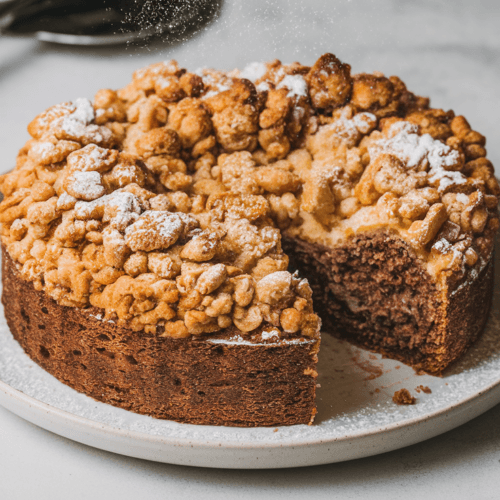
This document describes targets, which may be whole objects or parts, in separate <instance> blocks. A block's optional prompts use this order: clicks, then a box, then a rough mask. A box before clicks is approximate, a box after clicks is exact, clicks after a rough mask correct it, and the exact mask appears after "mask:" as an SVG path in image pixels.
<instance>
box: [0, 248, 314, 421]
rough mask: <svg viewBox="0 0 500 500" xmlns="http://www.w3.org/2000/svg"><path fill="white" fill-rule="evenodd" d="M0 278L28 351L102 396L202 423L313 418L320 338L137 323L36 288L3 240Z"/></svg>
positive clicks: (14, 327)
mask: <svg viewBox="0 0 500 500" xmlns="http://www.w3.org/2000/svg"><path fill="white" fill-rule="evenodd" d="M2 283H3V291H2V303H3V304H4V308H5V317H6V319H7V324H8V325H9V328H10V330H11V333H12V335H13V337H14V338H15V340H16V341H17V342H18V343H19V344H20V345H21V347H22V348H23V349H24V351H25V352H26V354H27V355H28V356H29V357H30V358H31V359H32V360H33V361H34V362H36V363H37V364H38V365H40V366H41V367H42V368H43V369H44V370H45V371H47V372H48V373H50V374H51V375H53V376H54V377H55V378H57V379H58V380H59V381H61V382H63V383H64V384H66V385H68V386H70V387H72V388H73V389H75V390H77V391H78V392H81V393H84V394H86V395H87V396H90V397H92V398H94V399H96V400H98V401H101V402H104V403H108V404H111V405H113V406H117V407H120V408H124V409H126V410H130V411H133V412H135V413H140V414H145V415H149V416H152V417H155V418H160V419H167V420H174V421H177V422H182V423H190V424H199V425H226V426H236V427H257V426H282V425H296V424H311V423H312V422H313V420H314V416H315V414H316V412H317V410H316V403H315V393H316V377H317V372H316V364H317V352H318V350H319V343H320V341H319V339H308V340H304V341H302V342H300V341H297V340H296V341H291V342H290V341H288V342H286V341H281V342H279V343H273V344H253V345H251V344H250V343H249V342H244V343H241V342H240V343H238V342H234V343H233V342H231V341H227V342H226V341H224V340H218V341H211V339H210V338H205V337H191V338H183V339H173V338H169V337H159V336H155V335H152V334H146V333H145V332H133V331H132V330H129V329H127V328H123V327H119V326H117V325H115V324H113V323H110V322H104V321H101V320H99V319H96V318H95V317H92V316H90V314H89V313H88V311H86V310H82V309H78V308H72V307H66V306H61V305H59V304H57V302H55V301H54V300H53V299H51V298H50V297H48V296H47V295H46V294H45V293H44V292H43V291H36V290H35V289H34V287H33V284H32V283H31V282H27V281H24V280H23V279H22V278H21V277H20V275H19V272H18V270H17V267H16V265H15V263H14V261H13V260H12V258H11V257H10V256H9V255H8V253H7V251H6V250H5V248H3V247H2ZM94 316H95V315H94ZM212 340H214V339H212ZM242 361H243V362H242Z"/></svg>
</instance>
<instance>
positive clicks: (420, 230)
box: [0, 54, 500, 337]
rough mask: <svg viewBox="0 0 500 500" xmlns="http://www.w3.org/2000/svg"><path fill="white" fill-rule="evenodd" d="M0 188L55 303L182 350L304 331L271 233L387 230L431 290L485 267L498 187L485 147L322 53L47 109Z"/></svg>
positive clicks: (7, 225) (455, 119)
mask: <svg viewBox="0 0 500 500" xmlns="http://www.w3.org/2000/svg"><path fill="white" fill-rule="evenodd" d="M28 131H29V133H30V134H31V136H32V139H31V140H30V141H28V142H27V143H26V145H25V146H24V147H23V149H22V150H21V151H20V153H19V156H18V159H17V165H16V168H15V169H14V170H13V171H12V172H10V173H9V174H6V175H4V176H2V177H1V178H0V179H1V180H0V184H1V190H2V192H3V193H4V196H5V199H4V200H3V202H2V203H1V204H0V222H1V223H2V242H3V244H4V245H5V246H6V248H7V250H8V252H9V254H10V255H11V256H12V258H13V259H14V260H15V261H16V262H17V263H18V264H19V268H20V271H21V274H22V276H23V277H24V278H25V279H27V280H30V281H32V282H33V283H34V285H35V287H36V288H37V289H38V290H45V292H46V293H48V294H49V296H51V297H52V298H54V299H55V300H57V301H58V302H59V303H60V304H63V305H68V306H76V307H88V306H95V307H98V308H102V309H104V310H105V318H106V319H111V320H114V321H118V322H119V323H121V324H126V325H130V326H131V327H132V328H133V329H134V330H142V329H146V331H150V332H159V333H161V334H162V335H167V336H173V337H186V336H190V335H202V334H208V333H214V332H217V331H218V330H221V329H224V328H228V327H230V326H232V325H234V326H236V327H237V328H238V329H239V330H240V331H241V332H255V331H257V330H258V329H259V328H261V325H264V324H266V323H268V324H270V325H273V326H275V327H279V328H280V329H281V331H282V335H288V336H309V337H313V336H315V335H317V332H318V329H319V319H318V317H317V316H316V315H315V314H314V313H313V311H312V301H311V290H310V288H309V285H308V284H307V281H306V280H301V279H300V278H299V277H297V276H296V275H292V274H290V273H289V272H288V270H287V269H288V258H287V257H286V255H284V254H283V252H282V250H281V245H280V238H281V236H280V235H281V233H282V232H283V231H284V232H286V233H287V234H290V235H292V236H297V237H300V238H304V239H307V240H309V241H312V242H322V243H327V244H328V243H329V244H334V243H335V242H336V241H339V240H342V239H346V238H348V237H349V236H351V235H353V234H355V233H357V232H360V231H365V230H373V229H376V228H384V229H387V228H390V229H392V230H394V231H396V232H397V233H398V234H399V235H400V236H401V237H402V238H403V239H405V240H406V241H407V242H408V243H409V245H411V246H412V248H413V249H414V250H415V252H416V253H417V255H419V256H421V258H422V259H423V260H424V261H425V262H426V263H427V265H428V269H429V271H430V272H431V273H433V274H435V275H436V276H438V277H443V276H444V277H446V276H451V275H453V276H454V277H458V278H460V277H461V276H464V275H465V274H466V273H467V272H472V271H473V270H474V269H476V270H477V268H478V266H480V265H482V264H481V262H482V261H484V260H485V259H487V258H488V257H489V255H490V254H491V247H492V245H493V237H494V233H495V232H496V230H497V229H498V227H499V225H500V224H499V220H498V213H497V202H498V198H497V197H498V195H499V194H500V187H499V185H498V182H497V181H496V179H495V177H494V173H493V166H492V165H491V163H490V162H489V161H488V160H487V159H486V158H485V156H486V150H485V148H484V145H485V138H484V137H483V136H482V135H481V134H479V133H477V132H475V131H473V130H471V128H470V126H469V124H468V123H467V121H466V120H465V118H463V117H462V116H455V115H454V113H453V112H452V111H448V112H445V111H443V110H439V109H432V108H430V107H429V101H428V99H425V98H421V97H418V96H415V95H414V94H412V93H411V92H409V91H408V90H407V89H406V87H405V85H404V84H403V82H402V81H401V80H400V79H399V78H397V77H390V78H386V77H385V76H383V75H382V74H380V73H375V74H372V75H369V74H358V75H354V76H352V75H351V73H350V66H349V65H348V64H344V63H341V62H340V61H339V60H338V59H337V58H336V57H335V56H333V55H332V54H325V55H323V56H322V57H320V59H319V60H318V61H317V62H316V63H315V64H314V65H313V66H312V67H307V66H303V65H301V64H299V63H293V64H289V65H283V64H281V62H279V61H273V62H269V63H253V64H251V65H249V66H247V67H246V68H244V69H243V70H241V71H239V70H234V71H231V72H227V73H225V72H221V71H215V70H211V69H201V70H197V71H195V72H188V71H187V70H185V69H182V68H179V66H178V65H177V63H176V62H175V61H169V62H166V63H158V64H154V65H152V66H149V67H147V68H144V69H141V70H139V71H136V72H135V73H134V77H133V80H132V82H131V83H130V84H129V85H127V86H126V87H124V88H123V89H121V90H119V91H118V92H115V91H113V90H109V89H103V90H100V91H99V92H98V93H97V94H96V96H95V98H94V101H93V102H90V101H89V100H87V99H76V100H75V101H74V102H73V103H64V104H60V105H57V106H53V107H52V108H50V109H48V110H47V111H45V112H44V113H42V114H40V115H39V116H38V117H37V118H35V120H33V122H31V123H30V125H29V126H28Z"/></svg>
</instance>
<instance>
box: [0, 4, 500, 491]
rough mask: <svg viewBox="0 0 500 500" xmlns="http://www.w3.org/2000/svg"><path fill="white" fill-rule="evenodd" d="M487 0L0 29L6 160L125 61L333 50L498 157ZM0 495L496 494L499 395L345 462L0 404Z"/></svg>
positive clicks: (1, 145)
mask: <svg viewBox="0 0 500 500" xmlns="http://www.w3.org/2000/svg"><path fill="white" fill-rule="evenodd" d="M499 18H500V2H497V1H495V0H483V1H474V2H470V1H462V0H460V1H454V0H413V1H412V0H399V1H398V0H307V1H299V0H288V1H287V0H274V1H272V0H268V1H266V0H246V1H243V0H226V1H225V2H224V3H223V4H222V5H221V10H220V15H219V18H218V19H217V20H216V21H215V22H213V23H211V24H210V25H209V26H207V27H206V29H204V30H203V31H202V32H200V33H198V34H197V35H195V36H193V37H191V38H190V39H188V40H186V41H184V42H178V41H177V42H168V41H167V42H161V43H155V44H153V45H152V46H150V47H148V48H137V47H114V48H101V49H98V50H95V49H85V48H80V49H78V48H70V47H58V46H55V45H48V44H41V43H38V42H35V41H33V40H20V39H15V40H14V39H0V117H1V119H0V151H1V152H2V155H1V158H2V165H1V167H0V171H2V172H3V171H6V170H8V169H10V168H11V167H12V165H13V162H14V158H15V155H16V153H17V151H18V149H19V148H20V147H21V146H22V145H23V143H24V142H25V140H26V139H27V138H28V135H27V132H26V125H27V123H29V122H30V121H31V119H32V118H33V117H34V116H35V115H36V114H38V113H39V112H41V111H42V110H44V109H45V108H47V107H48V106H50V105H52V104H55V103H57V102H61V101H65V100H73V99H74V98H76V97H84V96H85V97H92V96H93V95H94V93H95V92H96V91H97V90H98V89H100V88H103V87H110V88H117V87H121V86H123V85H124V84H125V83H126V82H128V81H129V79H130V74H131V73H132V71H133V70H135V69H137V68H139V67H142V66H145V65H147V64H150V63H153V62H156V61H161V60H166V59H171V58H175V59H177V60H178V61H179V62H180V64H181V65H182V66H184V67H187V68H190V69H196V68H198V67H200V66H212V67H217V68H222V69H230V68H233V67H236V66H238V67H242V66H244V65H245V64H246V63H248V62H252V61H260V60H269V59H274V58H279V59H281V60H282V61H284V62H292V61H295V60H298V61H301V62H303V63H306V64H312V63H313V62H314V60H315V59H316V58H317V57H318V56H319V55H321V54H322V53H324V52H333V53H335V54H336V55H337V56H338V57H339V58H340V59H342V60H343V61H345V62H348V63H350V64H351V65H352V68H353V71H354V72H359V71H374V70H379V71H382V72H384V73H385V74H387V75H392V74H396V75H398V76H400V77H401V78H402V79H403V80H404V81H405V82H406V84H407V85H408V87H409V89H410V90H412V91H414V92H416V93H418V94H421V95H426V96H430V97H431V99H432V103H433V105H434V106H436V107H443V108H445V109H448V108H452V109H454V110H455V111H456V112H457V113H458V114H464V115H465V116H467V118H468V119H469V121H470V122H471V124H472V126H473V128H475V129H477V130H478V131H480V132H482V133H483V134H485V135H486V136H487V137H488V144H487V147H488V156H489V158H490V159H491V160H492V161H493V162H494V163H495V164H500V141H499V140H498V139H499V137H498V136H499V128H498V125H499V119H498V117H499V115H500V98H499V97H500V64H499V62H500V30H499V29H498V20H499ZM0 443H1V451H0V471H1V472H0V498H2V499H3V498H5V499H11V498H12V499H24V498H36V499H40V500H43V499H48V498H51V499H54V498H55V499H58V498H71V499H80V498H105V497H106V498H107V497H109V498H122V499H129V498H137V497H138V496H140V497H142V498H147V499H149V498H163V497H167V498H197V497H198V498H217V499H223V498H235V497H236V494H238V496H239V497H240V498H254V497H256V498H276V499H277V498H290V499H292V498H304V497H310V498H336V497H338V498H343V499H350V498H355V499H357V498H384V499H391V498H401V497H403V496H405V497H408V498H443V499H446V498H453V499H461V498H467V499H469V498H474V499H490V498H491V499H494V498H500V406H497V407H496V408H494V409H492V410H490V411H489V412H487V413H486V414H484V415H482V416H481V417H478V418H476V419H475V420H473V421H471V422H469V423H468V424H466V425H464V426H462V427H460V428H459V429H456V430H454V431H451V432H449V433H447V434H444V435H442V436H439V437H437V438H434V439H431V440H429V441H426V442H423V443H421V444H418V445H414V446H411V447H409V448H406V449H403V450H399V451H395V452H391V453H388V454H385V455H381V456H377V457H372V458H366V459H362V460H356V461H353V462H347V463H340V464H332V465H325V466H317V467H310V468H304V469H300V470H297V469H295V470H271V471H231V470H210V469H198V468H188V467H182V466H174V465H166V464H157V463H151V462H146V461H141V460H137V459H132V458H127V457H122V456H119V455H113V454H111V453H107V452H102V451H99V450H96V449H93V448H89V447H86V446H84V445H80V444H77V443H74V442H72V441H69V440H67V439H64V438H61V437H58V436H56V435H53V434H51V433H49V432H47V431H44V430H42V429H40V428H38V427H36V426H34V425H32V424H29V423H27V422H25V421H24V420H22V419H20V418H18V417H16V416H14V415H13V414H11V413H9V412H8V411H7V410H4V409H3V408H0Z"/></svg>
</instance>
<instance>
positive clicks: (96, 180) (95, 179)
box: [71, 172, 105, 199]
mask: <svg viewBox="0 0 500 500" xmlns="http://www.w3.org/2000/svg"><path fill="white" fill-rule="evenodd" d="M71 181H72V182H71V188H72V190H73V191H74V192H75V193H76V194H77V195H79V196H80V197H82V198H84V199H96V198H99V197H101V196H102V195H103V194H104V193H105V190H104V187H103V186H102V184H101V175H100V174H99V172H75V173H73V174H72V176H71Z"/></svg>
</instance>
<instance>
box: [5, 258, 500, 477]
mask: <svg viewBox="0 0 500 500" xmlns="http://www.w3.org/2000/svg"><path fill="white" fill-rule="evenodd" d="M496 269H497V270H498V269H500V266H499V265H498V262H497V265H496ZM498 274H499V273H497V276H496V283H497V286H496V288H495V295H494V300H493V307H492V314H491V318H490V320H489V323H488V326H487V329H486V331H485V333H484V334H483V336H482V337H481V339H480V340H479V342H477V343H476V344H475V345H474V346H473V348H472V349H471V350H470V351H469V352H468V353H467V355H466V356H465V357H464V358H463V359H462V360H461V361H460V363H459V364H457V365H455V366H454V367H453V368H452V369H451V370H449V371H448V372H447V373H446V374H445V376H444V377H442V378H438V377H432V376H429V375H423V376H420V375H417V374H416V373H415V372H414V371H413V370H412V369H411V368H408V367H407V366H404V365H402V364H401V363H398V362H395V361H392V360H386V359H381V357H380V356H378V355H374V354H371V353H368V352H366V351H363V350H361V349H358V348H355V347H353V346H350V345H349V344H347V343H345V342H340V341H338V340H335V339H333V338H331V337H330V336H329V335H324V337H323V341H322V346H321V353H320V361H319V370H318V371H319V373H320V376H319V379H318V382H319V383H320V384H321V388H319V389H318V409H319V413H318V415H317V417H316V422H315V424H314V425H312V426H307V425H297V426H291V427H279V428H255V429H244V428H234V427H233V428H231V427H210V426H196V425H189V424H179V423H176V422H169V421H162V420H155V419H153V418H150V417H146V416H143V415H137V414H135V413H131V412H128V411H125V410H121V409H119V408H115V407H113V406H110V405H106V404H103V403H99V402H96V401H94V400H93V399H91V398H89V397H87V396H84V395H82V394H79V393H78V392H76V391H74V390H73V389H70V388H69V387H67V386H65V385H63V384H62V383H60V382H59V381H57V380H56V379H55V378H54V377H52V376H51V375H49V374H48V373H46V372H45V371H44V370H42V369H41V368H40V367H39V366H38V365H36V364H35V363H34V362H33V361H31V360H30V359H29V358H28V356H26V355H25V354H24V352H23V350H22V349H21V347H20V346H19V345H18V344H17V342H16V341H14V340H13V338H12V336H11V334H10V331H9V329H8V327H7V325H6V322H5V320H4V319H3V314H2V316H1V317H2V319H1V320H0V404H2V405H3V406H5V407H6V408H7V409H9V410H11V411H12V412H14V413H16V414H17V415H19V416H21V417H23V418H25V419H26V420H29V421H30V422H33V423H34V424H37V425H39V426H40V427H43V428H44V429H47V430H49V431H52V432H54V433H56V434H60V435H61V436H65V437H67V438H70V439H73V440H75V441H78V442H80V443H84V444H87V445H90V446H94V447H96V448H100V449H103V450H107V451H112V452H115V453H120V454H123V455H128V456H132V457H138V458H145V459H148V460H154V461H158V462H167V463H173V464H182V465H194V466H203V467H220V468H249V469H250V468H278V467H296V466H306V465H316V464H323V463H330V462H339V461H343V460H350V459H354V458H361V457H366V456H370V455H375V454H378V453H384V452H386V451H390V450H395V449H397V448H402V447H404V446H408V445H411V444H414V443H418V442H420V441H423V440H425V439H429V438H431V437H433V436H436V435H438V434H441V433H443V432H446V431H448V430H450V429H453V428H454V427H457V426H459V425H461V424H463V423H465V422H467V421H468V420H471V419H472V418H474V417H476V416H478V415H480V414H481V413H483V412H485V411H486V410H488V409H490V408H491V407H493V406H494V405H496V404H497V403H499V402H500V286H498V283H499V282H500V280H499V276H498ZM418 386H426V387H429V388H430V389H431V391H432V393H431V394H427V393H425V392H422V391H421V392H418V391H417V390H416V388H417V387H418ZM403 387H405V388H407V389H408V390H409V391H410V392H411V393H412V394H413V395H414V396H416V397H417V403H416V404H415V405H413V406H398V405H396V404H394V403H393V402H392V396H393V394H394V391H396V390H398V389H401V388H403Z"/></svg>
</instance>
